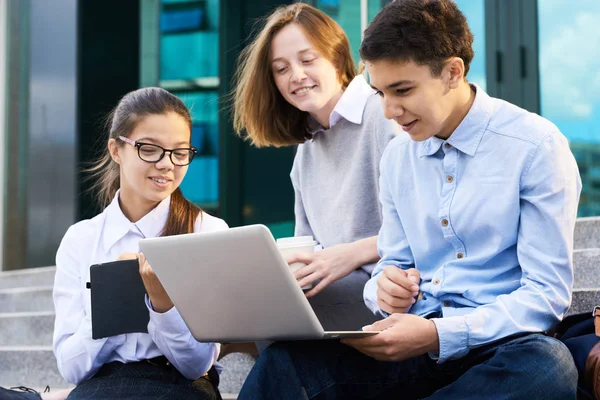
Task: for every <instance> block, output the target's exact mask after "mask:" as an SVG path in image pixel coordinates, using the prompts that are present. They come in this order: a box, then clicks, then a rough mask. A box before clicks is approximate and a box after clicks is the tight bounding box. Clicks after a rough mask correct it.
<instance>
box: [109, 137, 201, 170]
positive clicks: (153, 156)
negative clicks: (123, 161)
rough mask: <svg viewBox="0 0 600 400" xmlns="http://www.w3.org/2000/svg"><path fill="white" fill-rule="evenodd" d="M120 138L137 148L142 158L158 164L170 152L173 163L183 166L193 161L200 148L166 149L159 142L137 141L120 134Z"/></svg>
mask: <svg viewBox="0 0 600 400" xmlns="http://www.w3.org/2000/svg"><path fill="white" fill-rule="evenodd" d="M119 139H121V140H122V141H124V142H125V143H129V144H130V145H132V146H133V147H135V148H137V151H138V157H139V158H140V160H142V161H146V162H148V163H152V164H156V163H157V162H159V161H160V160H162V159H163V157H164V156H165V154H166V153H169V158H170V159H171V162H172V163H173V165H177V166H180V167H183V166H186V165H188V164H189V163H191V162H192V160H193V159H194V156H195V155H196V153H197V152H198V150H196V149H195V148H194V147H189V148H180V149H165V148H164V147H161V146H159V145H157V144H152V143H142V142H136V141H135V140H131V139H129V138H126V137H125V136H119Z"/></svg>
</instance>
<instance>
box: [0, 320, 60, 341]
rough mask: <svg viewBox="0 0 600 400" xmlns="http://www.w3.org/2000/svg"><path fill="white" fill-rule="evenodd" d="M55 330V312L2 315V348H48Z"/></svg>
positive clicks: (0, 324) (0, 337)
mask: <svg viewBox="0 0 600 400" xmlns="http://www.w3.org/2000/svg"><path fill="white" fill-rule="evenodd" d="M53 330H54V312H53V311H41V312H23V313H7V314H0V344H1V345H2V346H47V345H50V344H52V332H53Z"/></svg>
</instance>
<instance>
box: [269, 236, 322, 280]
mask: <svg viewBox="0 0 600 400" xmlns="http://www.w3.org/2000/svg"><path fill="white" fill-rule="evenodd" d="M316 244H317V242H315V240H314V239H313V237H312V236H296V237H289V238H281V239H277V248H278V249H279V252H280V253H281V256H282V257H283V259H284V260H286V261H287V260H288V259H289V258H290V257H292V256H293V255H294V254H297V253H313V252H314V251H315V245H316ZM305 265H306V264H304V263H302V262H295V263H293V264H290V269H291V270H292V272H294V271H295V270H297V269H298V268H302V267H304V266H305ZM313 286H314V284H309V285H306V286H303V287H302V289H303V290H308V289H311V288H312V287H313Z"/></svg>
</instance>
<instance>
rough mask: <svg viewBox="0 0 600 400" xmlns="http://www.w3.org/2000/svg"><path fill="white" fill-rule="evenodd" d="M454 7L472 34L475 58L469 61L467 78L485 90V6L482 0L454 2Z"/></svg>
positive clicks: (457, 0)
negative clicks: (467, 24)
mask: <svg viewBox="0 0 600 400" xmlns="http://www.w3.org/2000/svg"><path fill="white" fill-rule="evenodd" d="M456 5H458V8H459V9H460V11H462V13H463V14H464V15H465V17H467V21H468V23H469V27H470V28H471V32H473V36H474V37H475V38H474V39H473V50H474V51H475V57H474V58H473V61H471V66H470V67H469V73H468V74H467V78H468V79H469V82H473V83H476V84H477V85H479V86H480V87H481V88H482V89H483V90H486V86H487V85H486V73H485V4H484V0H476V1H475V0H456Z"/></svg>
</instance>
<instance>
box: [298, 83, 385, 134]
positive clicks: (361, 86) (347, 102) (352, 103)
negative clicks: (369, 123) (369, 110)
mask: <svg viewBox="0 0 600 400" xmlns="http://www.w3.org/2000/svg"><path fill="white" fill-rule="evenodd" d="M374 94H375V91H374V90H373V88H371V86H369V84H368V83H367V81H366V80H365V77H364V76H363V75H357V76H356V77H354V79H352V81H351V82H350V84H349V85H348V87H347V88H346V90H344V93H342V97H340V99H339V100H338V102H337V104H336V105H335V107H334V108H333V111H332V112H331V114H330V115H329V128H330V129H331V128H333V127H334V125H335V124H337V123H338V122H340V120H341V119H345V120H346V121H348V122H352V123H353V124H357V125H360V124H361V123H362V119H363V114H364V111H365V107H366V105H367V100H368V99H369V96H372V95H374ZM308 126H309V128H308V129H309V133H310V134H311V135H314V134H316V133H318V132H323V131H324V130H325V129H323V127H322V126H321V125H320V124H319V123H318V122H317V121H316V120H315V119H314V118H312V117H311V118H310V120H309V124H308Z"/></svg>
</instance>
